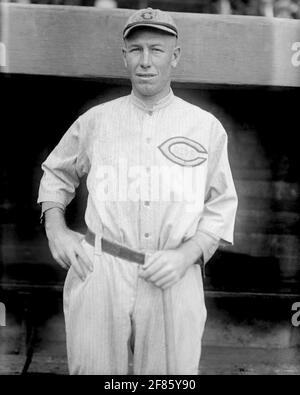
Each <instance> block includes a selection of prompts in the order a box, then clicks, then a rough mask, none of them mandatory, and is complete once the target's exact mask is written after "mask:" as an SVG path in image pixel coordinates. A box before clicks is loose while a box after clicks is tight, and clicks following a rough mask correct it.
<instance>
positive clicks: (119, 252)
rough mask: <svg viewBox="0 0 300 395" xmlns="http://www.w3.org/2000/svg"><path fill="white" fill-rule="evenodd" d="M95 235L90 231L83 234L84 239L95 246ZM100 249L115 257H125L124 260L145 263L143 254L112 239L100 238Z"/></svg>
mask: <svg viewBox="0 0 300 395" xmlns="http://www.w3.org/2000/svg"><path fill="white" fill-rule="evenodd" d="M95 239H96V235H95V234H94V233H92V232H91V231H89V230H88V231H87V234H86V235H85V240H86V242H87V243H89V244H90V245H91V246H93V247H94V246H95ZM101 249H102V251H103V252H106V253H107V254H110V255H113V256H115V257H117V258H121V259H125V260H126V261H131V262H135V263H138V264H139V265H143V264H144V263H145V254H143V253H141V252H138V251H135V250H132V249H131V248H128V247H125V246H122V245H120V244H118V243H115V242H113V241H110V240H107V239H105V238H103V237H102V238H101Z"/></svg>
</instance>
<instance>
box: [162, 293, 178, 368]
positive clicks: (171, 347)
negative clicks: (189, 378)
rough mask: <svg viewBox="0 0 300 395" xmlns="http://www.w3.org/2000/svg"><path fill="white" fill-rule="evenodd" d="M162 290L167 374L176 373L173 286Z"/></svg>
mask: <svg viewBox="0 0 300 395" xmlns="http://www.w3.org/2000/svg"><path fill="white" fill-rule="evenodd" d="M162 292H163V314H164V332H165V345H166V365H167V374H171V375H174V374H178V373H177V363H176V352H175V333H174V319H173V305H172V293H171V287H169V288H167V289H165V290H163V291H162Z"/></svg>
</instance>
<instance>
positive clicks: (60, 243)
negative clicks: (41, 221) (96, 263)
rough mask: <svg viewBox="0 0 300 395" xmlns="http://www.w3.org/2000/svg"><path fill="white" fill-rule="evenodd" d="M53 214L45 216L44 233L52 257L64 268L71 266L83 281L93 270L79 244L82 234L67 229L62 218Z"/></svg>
mask: <svg viewBox="0 0 300 395" xmlns="http://www.w3.org/2000/svg"><path fill="white" fill-rule="evenodd" d="M49 211H50V210H49ZM51 211H54V210H51ZM46 214H48V213H46ZM49 214H50V213H49ZM52 214H53V215H52ZM55 214H56V213H51V215H48V216H49V217H47V216H46V234H47V238H48V242H49V248H50V251H51V254H52V256H53V259H54V260H55V261H56V262H57V263H58V264H59V265H60V266H62V267H63V268H64V269H69V268H70V267H71V266H72V267H73V269H74V270H75V272H76V273H77V275H78V276H79V277H80V279H81V280H82V281H84V280H85V278H86V277H87V276H88V274H89V273H90V272H92V271H93V263H92V262H91V260H90V259H89V257H88V256H87V254H86V252H85V251H84V249H83V247H82V245H81V241H82V239H83V238H84V235H83V234H81V233H78V232H74V231H73V230H71V229H69V228H68V227H67V226H66V225H65V222H64V220H63V221H62V219H59V220H58V218H57V217H55Z"/></svg>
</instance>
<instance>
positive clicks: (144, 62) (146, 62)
mask: <svg viewBox="0 0 300 395" xmlns="http://www.w3.org/2000/svg"><path fill="white" fill-rule="evenodd" d="M141 66H142V67H143V68H148V67H150V66H151V57H150V53H149V51H148V50H147V49H145V50H144V51H143V53H142V57H141Z"/></svg>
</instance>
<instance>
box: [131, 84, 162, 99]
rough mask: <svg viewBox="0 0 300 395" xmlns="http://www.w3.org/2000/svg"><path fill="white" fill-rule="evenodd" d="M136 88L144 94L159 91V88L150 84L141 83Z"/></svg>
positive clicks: (148, 94)
mask: <svg viewBox="0 0 300 395" xmlns="http://www.w3.org/2000/svg"><path fill="white" fill-rule="evenodd" d="M136 90H137V91H138V92H139V93H140V95H143V96H154V95H156V94H157V93H158V90H157V89H155V87H153V86H151V85H150V84H139V85H138V86H136Z"/></svg>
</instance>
